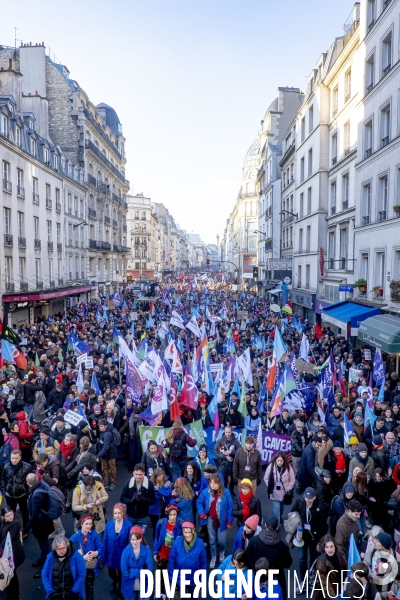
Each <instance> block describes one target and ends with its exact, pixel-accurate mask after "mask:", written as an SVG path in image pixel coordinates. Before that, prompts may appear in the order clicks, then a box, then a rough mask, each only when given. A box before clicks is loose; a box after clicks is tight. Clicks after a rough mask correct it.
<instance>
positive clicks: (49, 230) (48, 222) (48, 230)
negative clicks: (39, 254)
mask: <svg viewBox="0 0 400 600" xmlns="http://www.w3.org/2000/svg"><path fill="white" fill-rule="evenodd" d="M47 241H48V242H51V221H47Z"/></svg>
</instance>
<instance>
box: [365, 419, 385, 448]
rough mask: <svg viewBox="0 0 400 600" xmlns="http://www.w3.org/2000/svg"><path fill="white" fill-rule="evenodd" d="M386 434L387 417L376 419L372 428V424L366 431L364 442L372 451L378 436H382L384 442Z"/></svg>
mask: <svg viewBox="0 0 400 600" xmlns="http://www.w3.org/2000/svg"><path fill="white" fill-rule="evenodd" d="M386 434H387V428H386V426H385V417H381V416H378V417H376V421H375V423H374V424H373V425H372V427H371V424H369V425H368V426H367V428H366V430H365V434H364V441H365V443H366V444H367V447H368V449H369V450H370V451H372V440H373V438H374V437H375V436H376V435H380V436H381V438H382V440H383V439H384V437H385V435H386Z"/></svg>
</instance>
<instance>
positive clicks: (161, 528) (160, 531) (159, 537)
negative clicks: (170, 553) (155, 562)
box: [154, 519, 183, 554]
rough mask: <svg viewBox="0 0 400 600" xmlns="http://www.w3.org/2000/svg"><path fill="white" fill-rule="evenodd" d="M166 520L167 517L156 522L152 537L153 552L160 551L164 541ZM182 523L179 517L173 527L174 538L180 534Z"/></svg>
mask: <svg viewBox="0 0 400 600" xmlns="http://www.w3.org/2000/svg"><path fill="white" fill-rule="evenodd" d="M167 520H168V519H161V521H158V522H157V527H156V536H155V538H154V554H158V553H159V552H160V550H161V547H162V545H163V543H164V540H165V533H166V531H167ZM182 523H183V521H182V520H181V519H177V520H176V523H175V527H174V540H176V538H177V537H179V536H180V535H182Z"/></svg>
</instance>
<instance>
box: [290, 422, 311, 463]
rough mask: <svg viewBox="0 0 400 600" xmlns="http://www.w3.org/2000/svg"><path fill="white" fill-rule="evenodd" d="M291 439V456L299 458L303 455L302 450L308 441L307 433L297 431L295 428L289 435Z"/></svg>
mask: <svg viewBox="0 0 400 600" xmlns="http://www.w3.org/2000/svg"><path fill="white" fill-rule="evenodd" d="M290 439H291V443H292V446H291V450H290V452H291V454H292V456H294V457H296V458H300V457H301V456H303V452H304V448H305V447H306V446H307V443H308V438H307V435H305V434H304V433H303V434H300V432H299V431H297V429H295V430H294V431H293V433H292V435H291V436H290Z"/></svg>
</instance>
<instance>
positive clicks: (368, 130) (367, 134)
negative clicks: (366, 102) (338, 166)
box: [364, 119, 373, 158]
mask: <svg viewBox="0 0 400 600" xmlns="http://www.w3.org/2000/svg"><path fill="white" fill-rule="evenodd" d="M372 123H373V122H372V119H370V120H369V121H368V122H367V123H365V125H364V157H365V158H368V157H369V156H371V154H372V140H373V137H372V135H373V132H372Z"/></svg>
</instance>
